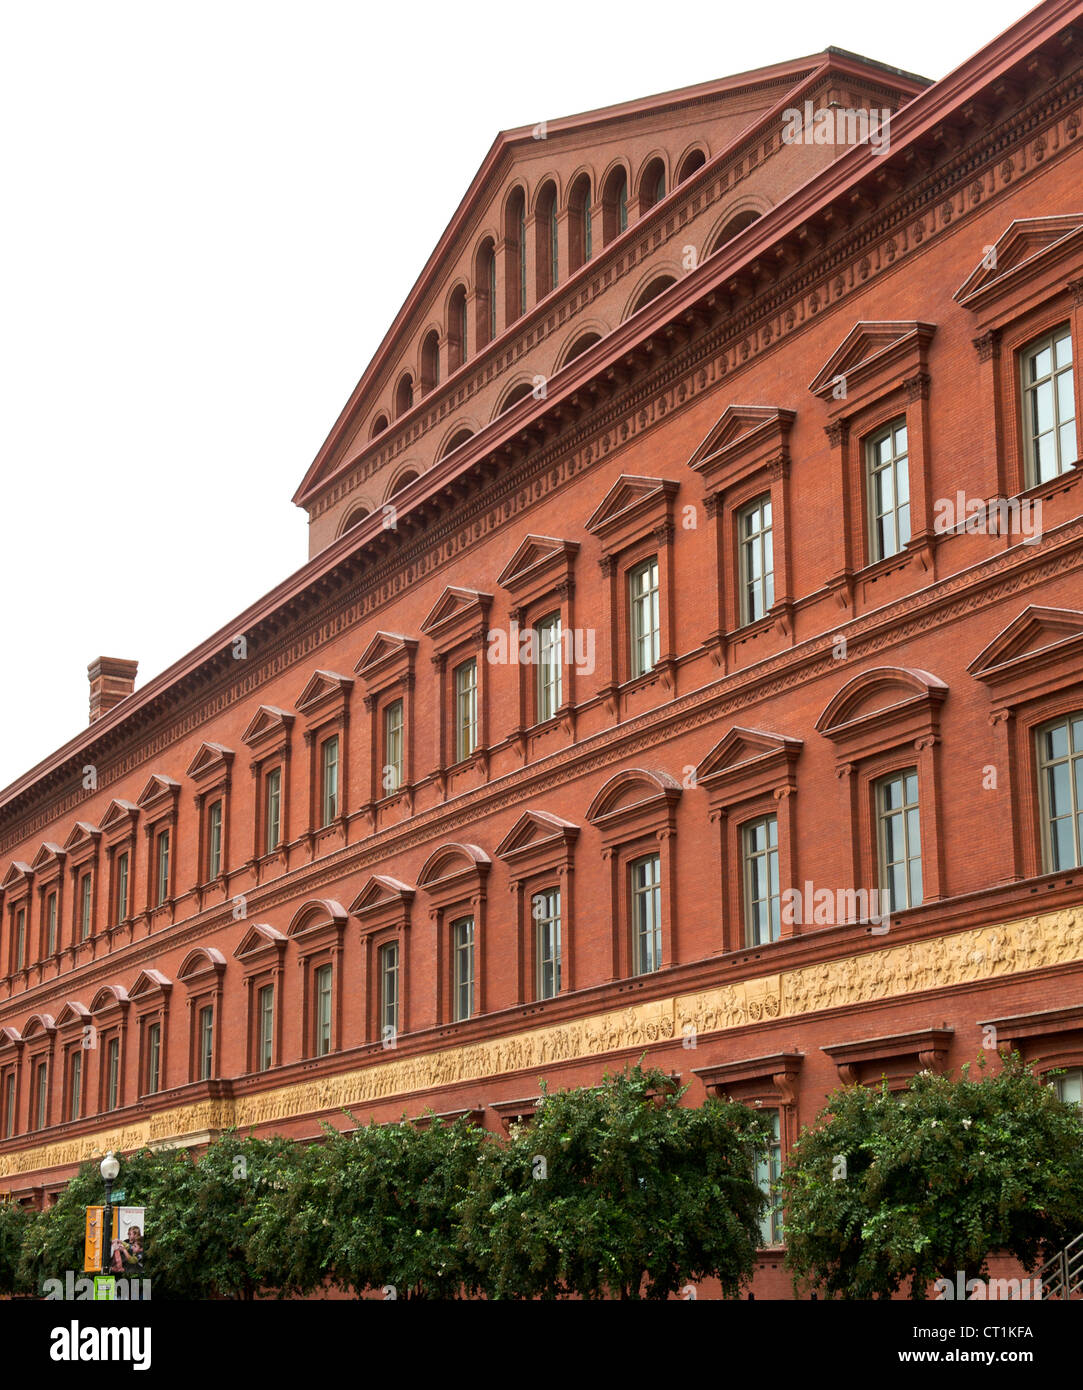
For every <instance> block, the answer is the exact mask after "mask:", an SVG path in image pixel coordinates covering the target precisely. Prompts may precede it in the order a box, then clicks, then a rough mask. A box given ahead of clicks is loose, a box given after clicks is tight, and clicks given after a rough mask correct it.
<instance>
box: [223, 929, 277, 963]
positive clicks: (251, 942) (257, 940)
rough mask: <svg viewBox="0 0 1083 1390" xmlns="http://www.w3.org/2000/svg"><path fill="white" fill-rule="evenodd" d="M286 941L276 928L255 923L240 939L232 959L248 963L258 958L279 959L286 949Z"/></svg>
mask: <svg viewBox="0 0 1083 1390" xmlns="http://www.w3.org/2000/svg"><path fill="white" fill-rule="evenodd" d="M286 940H287V938H286V937H285V936H284V935H283V934H282V932H280V931H278V930H277V928H275V927H271V926H268V924H267V923H266V922H255V923H254V924H253V925H252V926H250V927H249V928H248V930H247V931H246V932H245V934H244V936H243V937H242V938H241V940H240V943H239V945H238V946H237V948H236V950H235V951H234V952H233V958H234V960H239V961H244V962H246V963H249V962H251V961H253V960H255V959H256V958H257V957H260V956H270V955H275V956H279V957H281V955H282V953H283V951H284V950H285V949H286Z"/></svg>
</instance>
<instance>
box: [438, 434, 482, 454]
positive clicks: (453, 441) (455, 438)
mask: <svg viewBox="0 0 1083 1390" xmlns="http://www.w3.org/2000/svg"><path fill="white" fill-rule="evenodd" d="M473 437H474V431H473V430H456V431H455V433H454V434H453V435H452V436H451V438H450V439H449V440H448V442H447V445H446V447H445V449H444V452H443V453H442V454H441V455H440V457H441V458H442V459H443V458H447V456H448V454H452V453H454V452H455V450H456V449H457V448H459V446H460V445H461V444H465V443H466V441H467V440H468V439H473Z"/></svg>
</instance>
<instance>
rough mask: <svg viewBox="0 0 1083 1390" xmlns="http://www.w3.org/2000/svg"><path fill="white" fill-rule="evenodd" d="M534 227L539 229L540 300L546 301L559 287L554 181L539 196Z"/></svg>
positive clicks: (546, 185)
mask: <svg viewBox="0 0 1083 1390" xmlns="http://www.w3.org/2000/svg"><path fill="white" fill-rule="evenodd" d="M534 226H535V228H536V229H537V241H536V260H537V267H538V298H539V299H544V298H545V296H546V295H547V294H548V293H549V292H550V291H551V290H554V289H556V285H557V190H556V185H555V184H554V183H553V182H552V181H549V182H547V183H545V184H543V185H542V188H541V192H540V193H539V194H538V202H537V208H536V211H535V215H534Z"/></svg>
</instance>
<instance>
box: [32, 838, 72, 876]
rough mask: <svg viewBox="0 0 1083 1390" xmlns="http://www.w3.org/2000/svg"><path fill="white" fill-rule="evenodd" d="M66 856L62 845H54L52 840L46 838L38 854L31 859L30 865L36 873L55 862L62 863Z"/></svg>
mask: <svg viewBox="0 0 1083 1390" xmlns="http://www.w3.org/2000/svg"><path fill="white" fill-rule="evenodd" d="M66 858H67V856H66V855H65V853H64V850H63V849H62V848H61V846H60V845H54V844H53V842H52V841H51V840H46V841H45V843H44V844H43V845H41V846H39V848H38V852H37V854H35V855H34V857H33V859H31V861H30V867H31V869H32V870H33V871H34V873H37V872H38V871H39V869H45V868H48V867H50V866H51V865H53V864H62V863H63V862H64V860H65V859H66Z"/></svg>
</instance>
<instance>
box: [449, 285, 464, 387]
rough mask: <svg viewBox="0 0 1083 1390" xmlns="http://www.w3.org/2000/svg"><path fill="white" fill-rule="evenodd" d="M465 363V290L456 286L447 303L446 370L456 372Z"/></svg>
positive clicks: (461, 286) (460, 286)
mask: <svg viewBox="0 0 1083 1390" xmlns="http://www.w3.org/2000/svg"><path fill="white" fill-rule="evenodd" d="M465 361H466V288H465V286H463V285H457V286H456V287H455V289H454V290H453V291H452V295H451V299H450V300H449V301H448V310H447V369H448V371H449V372H454V371H456V370H457V369H458V368H459V367H461V366H462V364H463V363H464V362H465Z"/></svg>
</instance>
